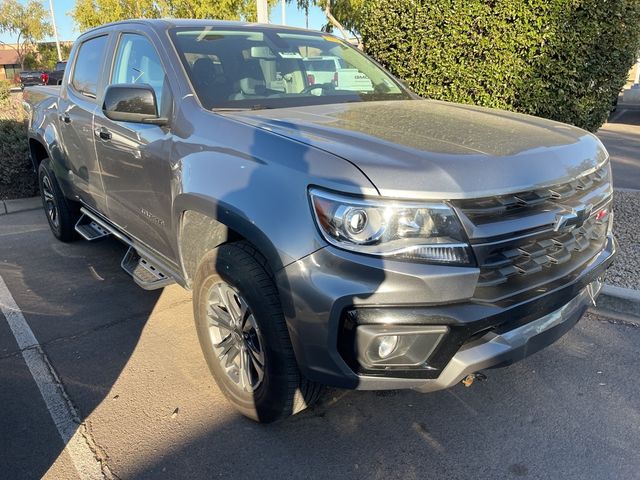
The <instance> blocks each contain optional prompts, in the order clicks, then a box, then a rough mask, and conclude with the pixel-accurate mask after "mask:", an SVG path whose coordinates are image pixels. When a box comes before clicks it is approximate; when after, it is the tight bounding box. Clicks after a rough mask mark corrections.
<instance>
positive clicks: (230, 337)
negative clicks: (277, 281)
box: [207, 282, 265, 392]
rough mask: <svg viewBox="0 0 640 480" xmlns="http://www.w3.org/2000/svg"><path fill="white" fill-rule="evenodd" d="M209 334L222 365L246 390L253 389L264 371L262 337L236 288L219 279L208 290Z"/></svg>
mask: <svg viewBox="0 0 640 480" xmlns="http://www.w3.org/2000/svg"><path fill="white" fill-rule="evenodd" d="M207 319H208V322H209V338H210V340H211V344H212V346H213V349H214V351H215V353H216V356H217V357H218V360H219V362H220V365H221V366H222V369H223V370H224V371H225V373H226V374H227V376H228V377H229V379H231V381H232V382H233V383H235V384H236V385H237V386H238V387H239V388H240V389H241V390H243V391H245V392H253V391H255V390H256V389H257V388H258V387H259V386H260V384H261V383H262V380H263V379H264V372H265V357H264V350H263V340H262V335H261V334H260V329H259V328H258V324H257V323H256V319H255V317H254V315H253V312H252V311H251V309H250V308H249V306H248V305H247V302H246V301H245V300H244V298H242V296H241V295H240V294H239V293H238V291H237V290H236V289H235V288H233V287H232V286H231V285H229V284H227V283H225V282H221V283H217V284H215V285H213V286H212V287H211V289H210V291H209V295H208V304H207Z"/></svg>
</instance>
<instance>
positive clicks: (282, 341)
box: [193, 241, 320, 423]
mask: <svg viewBox="0 0 640 480" xmlns="http://www.w3.org/2000/svg"><path fill="white" fill-rule="evenodd" d="M193 305H194V316H195V320H196V328H197V331H198V338H199V340H200V346H201V347H202V351H203V353H204V356H205V359H206V361H207V364H208V366H209V369H210V371H211V373H212V374H213V377H214V379H215V381H216V383H217V384H218V386H219V387H220V389H221V390H222V392H223V393H224V395H225V396H226V398H227V399H228V400H229V402H231V404H232V405H233V406H234V407H235V408H236V409H237V410H238V411H239V412H240V413H242V414H243V415H245V416H247V417H249V418H251V419H253V420H256V421H259V422H265V423H268V422H273V421H275V420H278V419H281V418H286V417H288V416H289V415H293V414H295V413H297V412H299V411H301V410H304V409H305V408H306V407H307V406H309V405H310V404H312V403H313V402H315V400H316V399H317V397H318V396H319V393H320V386H319V385H318V384H315V383H313V382H309V381H308V380H306V379H305V378H304V377H303V376H302V375H301V374H300V371H299V370H298V365H297V363H296V360H295V357H294V355H293V349H292V347H291V341H290V340H289V333H288V331H287V327H286V323H285V320H284V315H283V313H282V308H281V306H280V300H279V296H278V292H277V289H276V287H275V285H274V283H273V279H272V278H271V276H270V275H269V273H268V269H267V267H266V262H265V261H264V259H263V258H262V257H261V256H260V255H259V254H258V252H257V251H256V250H255V249H254V248H253V247H252V246H251V245H250V244H249V243H247V242H244V241H241V242H235V243H231V244H227V245H223V246H221V247H219V248H218V249H217V250H216V252H212V253H211V254H209V255H207V256H206V257H205V258H204V259H203V261H202V262H201V264H200V266H199V268H198V272H197V274H196V278H195V281H194V295H193Z"/></svg>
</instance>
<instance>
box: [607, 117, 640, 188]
mask: <svg viewBox="0 0 640 480" xmlns="http://www.w3.org/2000/svg"><path fill="white" fill-rule="evenodd" d="M596 135H597V136H598V138H600V140H601V141H602V143H604V145H605V147H607V151H608V152H609V155H610V156H611V167H612V170H613V186H614V187H616V188H633V189H636V190H640V155H639V154H638V152H639V151H640V109H636V110H630V109H623V108H620V109H619V110H617V111H615V112H614V113H613V114H612V115H611V117H610V119H609V121H608V122H607V123H606V124H604V125H603V126H602V128H600V130H598V133H597V134H596Z"/></svg>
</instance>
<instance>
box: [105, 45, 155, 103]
mask: <svg viewBox="0 0 640 480" xmlns="http://www.w3.org/2000/svg"><path fill="white" fill-rule="evenodd" d="M122 83H137V84H147V85H150V86H151V87H152V88H153V90H154V91H155V94H156V101H157V102H158V112H162V103H163V96H164V94H165V93H166V92H165V90H166V88H165V85H166V80H165V73H164V69H163V68H162V63H161V62H160V58H159V57H158V53H157V52H156V49H155V48H154V46H153V45H152V44H151V42H150V41H149V40H148V39H147V38H146V37H145V36H143V35H137V34H134V33H125V34H124V35H122V37H121V38H120V43H119V45H118V51H117V53H116V61H115V65H114V68H113V73H112V75H111V84H112V85H116V84H122Z"/></svg>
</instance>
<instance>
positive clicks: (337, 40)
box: [322, 35, 342, 44]
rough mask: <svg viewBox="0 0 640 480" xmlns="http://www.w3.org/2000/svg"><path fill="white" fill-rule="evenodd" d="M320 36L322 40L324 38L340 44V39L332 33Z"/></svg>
mask: <svg viewBox="0 0 640 480" xmlns="http://www.w3.org/2000/svg"><path fill="white" fill-rule="evenodd" d="M322 38H323V39H324V40H326V41H327V42H334V43H340V44H342V40H340V39H339V38H337V37H334V36H333V35H323V36H322Z"/></svg>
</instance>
